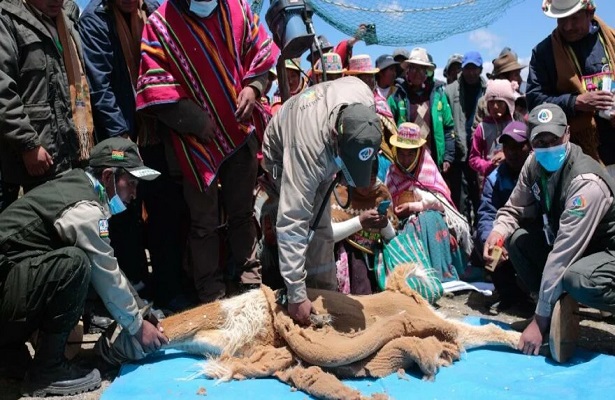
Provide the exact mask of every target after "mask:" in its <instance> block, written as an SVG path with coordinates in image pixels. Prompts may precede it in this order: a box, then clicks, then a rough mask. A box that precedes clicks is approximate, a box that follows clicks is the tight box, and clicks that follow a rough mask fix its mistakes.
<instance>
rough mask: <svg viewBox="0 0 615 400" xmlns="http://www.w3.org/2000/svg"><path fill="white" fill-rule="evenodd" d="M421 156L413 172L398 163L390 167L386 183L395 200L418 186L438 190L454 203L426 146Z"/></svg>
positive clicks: (450, 202)
mask: <svg viewBox="0 0 615 400" xmlns="http://www.w3.org/2000/svg"><path fill="white" fill-rule="evenodd" d="M419 157H420V159H419V162H418V163H417V167H416V168H415V169H414V171H413V173H410V172H405V171H402V170H401V169H400V168H399V166H398V165H397V164H391V166H390V167H389V172H388V173H387V177H386V182H385V184H386V185H387V187H388V188H389V191H390V192H391V196H393V200H397V198H398V197H399V196H400V195H401V194H402V193H403V192H405V191H406V190H411V189H413V188H415V187H418V188H420V189H429V190H432V191H435V192H438V193H440V194H441V195H443V196H444V197H445V198H446V200H448V202H449V204H453V201H452V200H451V191H450V190H449V188H448V186H447V185H446V182H444V178H442V175H441V174H440V172H439V171H438V167H437V166H436V163H435V162H434V161H433V159H432V158H431V155H430V154H429V151H426V150H425V147H423V148H421V154H420V155H419ZM417 181H418V183H417Z"/></svg>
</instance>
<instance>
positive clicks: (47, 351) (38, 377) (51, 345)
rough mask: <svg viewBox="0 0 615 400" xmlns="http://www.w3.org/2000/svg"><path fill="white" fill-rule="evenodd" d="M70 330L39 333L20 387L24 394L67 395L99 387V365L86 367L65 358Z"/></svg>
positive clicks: (37, 395)
mask: <svg viewBox="0 0 615 400" xmlns="http://www.w3.org/2000/svg"><path fill="white" fill-rule="evenodd" d="M68 334H69V332H64V333H51V334H50V333H43V332H41V333H40V334H39V340H38V344H37V348H36V353H35V354H34V359H33V360H32V364H31V367H30V370H29V371H28V372H27V373H26V376H25V378H24V381H23V383H22V387H21V392H22V394H23V395H24V396H31V397H44V396H46V395H48V394H50V395H60V396H66V395H73V394H78V393H83V392H88V391H90V390H94V389H96V388H98V387H100V373H99V372H98V370H97V369H92V370H85V369H82V368H80V367H77V366H76V365H74V364H70V363H69V362H68V361H67V360H66V357H65V356H64V349H65V348H66V342H67V339H68Z"/></svg>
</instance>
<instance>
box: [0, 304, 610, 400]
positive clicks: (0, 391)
mask: <svg viewBox="0 0 615 400" xmlns="http://www.w3.org/2000/svg"><path fill="white" fill-rule="evenodd" d="M493 302H494V299H492V298H489V297H485V296H483V295H482V294H479V293H475V292H464V293H461V294H457V295H454V296H445V297H443V298H442V299H440V300H439V301H438V304H437V308H438V311H440V312H442V313H443V314H444V315H446V316H448V317H452V318H458V319H463V318H465V317H467V316H477V317H482V318H488V319H492V320H496V321H500V322H504V323H508V324H510V323H515V322H516V323H520V322H521V321H523V320H525V319H526V318H527V317H528V316H529V315H528V312H527V311H522V310H517V309H512V310H508V311H506V312H499V313H498V312H497V311H496V308H495V307H493V306H492V305H493ZM580 315H581V339H580V341H579V346H580V347H583V348H586V349H588V350H592V351H595V352H599V353H605V354H611V355H615V318H614V317H607V318H603V317H602V316H601V315H600V313H599V312H598V311H596V310H592V309H585V308H582V309H581V310H580ZM96 339H97V335H86V336H85V338H84V340H86V341H95V340H96ZM84 348H85V349H84V350H82V352H81V354H80V355H79V357H78V362H79V363H80V364H82V365H84V366H85V365H90V366H91V365H94V362H95V357H94V354H93V351H92V349H91V348H92V344H87V345H84ZM101 373H102V375H103V383H102V386H101V387H100V389H98V390H96V391H94V392H90V393H85V394H81V395H77V396H64V397H54V399H62V400H69V399H70V400H95V399H98V398H100V397H101V396H102V393H103V392H104V391H105V389H106V388H107V387H108V386H109V385H110V384H111V382H112V381H113V379H114V378H115V377H116V375H117V370H111V371H102V372H101ZM20 398H21V399H29V398H27V397H20V396H19V382H16V381H8V380H2V379H0V400H16V399H20Z"/></svg>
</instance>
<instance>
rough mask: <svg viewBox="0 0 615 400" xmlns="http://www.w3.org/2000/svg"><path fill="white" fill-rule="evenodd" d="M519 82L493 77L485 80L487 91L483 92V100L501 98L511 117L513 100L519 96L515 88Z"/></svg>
mask: <svg viewBox="0 0 615 400" xmlns="http://www.w3.org/2000/svg"><path fill="white" fill-rule="evenodd" d="M518 88H519V84H518V83H517V82H515V81H512V82H511V81H509V80H507V79H494V80H492V81H487V91H486V93H485V100H487V101H490V100H502V101H503V102H505V103H506V106H507V107H508V112H509V114H510V117H511V118H512V117H513V113H514V112H515V100H516V99H517V97H519V94H518V93H517V89H518Z"/></svg>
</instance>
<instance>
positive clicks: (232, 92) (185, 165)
mask: <svg viewBox="0 0 615 400" xmlns="http://www.w3.org/2000/svg"><path fill="white" fill-rule="evenodd" d="M185 8H187V7H186V5H184V4H183V3H181V2H180V0H167V1H165V2H164V3H163V4H162V6H160V8H159V9H158V10H157V11H156V12H154V13H153V14H152V15H151V16H150V17H149V18H148V21H147V24H146V26H145V28H144V30H143V37H142V41H141V66H140V76H139V79H138V82H137V109H138V110H142V109H146V108H148V107H150V106H153V105H158V104H172V103H177V102H178V101H180V100H181V99H191V100H193V101H194V102H195V103H196V104H197V105H199V106H200V107H202V108H203V110H204V111H205V112H207V114H209V117H210V119H211V121H212V122H213V123H214V126H215V139H214V140H212V141H211V142H209V143H208V144H207V145H204V144H202V143H201V142H199V141H197V139H196V138H195V137H191V136H187V135H178V134H174V133H173V134H172V135H171V137H172V141H173V146H174V149H175V154H176V155H177V158H178V161H179V164H180V167H181V169H182V172H183V174H184V176H185V177H186V178H187V179H188V180H189V181H190V182H192V183H193V184H194V185H196V187H197V188H198V189H199V190H201V191H205V190H206V189H207V187H208V186H209V185H210V184H211V183H212V182H213V181H214V179H215V178H216V174H217V172H218V168H219V167H220V165H221V163H222V162H223V161H224V159H225V158H227V157H228V156H229V155H231V154H232V153H233V152H234V151H235V149H237V148H238V147H240V146H241V145H242V144H243V143H244V142H245V141H246V139H247V138H248V137H249V136H250V135H251V134H253V133H254V132H255V130H257V131H259V130H260V129H259V128H261V129H262V130H263V131H264V125H265V124H266V118H267V116H266V115H265V113H264V111H263V109H262V108H261V107H260V105H259V104H257V106H256V107H255V112H254V118H253V119H252V121H248V122H244V123H239V122H237V119H236V118H235V111H236V110H237V97H238V96H239V93H240V92H241V90H242V88H243V87H244V86H245V85H246V83H247V81H249V80H250V79H252V78H254V77H256V76H259V75H262V74H264V73H267V71H268V70H269V69H270V68H271V67H273V65H274V64H275V60H276V58H277V56H278V53H279V50H278V48H277V47H276V46H275V44H274V43H273V41H272V39H271V38H270V37H269V36H268V34H267V32H266V31H265V29H264V27H263V26H262V25H260V24H259V20H258V16H257V15H254V14H252V11H251V10H250V7H249V5H248V4H247V2H246V1H245V0H225V1H220V2H219V7H218V9H217V10H216V11H215V12H214V13H213V14H212V15H211V16H210V17H208V18H199V17H197V16H195V15H193V14H191V13H189V12H187V11H185ZM257 103H258V102H257ZM257 133H261V134H262V132H257Z"/></svg>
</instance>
